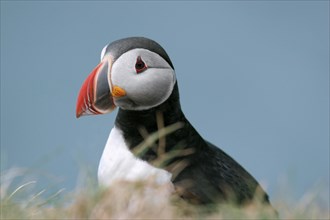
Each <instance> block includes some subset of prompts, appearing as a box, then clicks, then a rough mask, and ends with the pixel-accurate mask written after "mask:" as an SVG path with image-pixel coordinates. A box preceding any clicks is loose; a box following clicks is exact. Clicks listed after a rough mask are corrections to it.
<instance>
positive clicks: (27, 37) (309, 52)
mask: <svg viewBox="0 0 330 220" xmlns="http://www.w3.org/2000/svg"><path fill="white" fill-rule="evenodd" d="M129 36H145V37H148V38H151V39H154V40H155V41H157V42H158V43H160V44H161V45H162V46H163V47H164V48H165V50H166V51H167V53H168V54H169V56H170V57H171V60H172V62H173V64H174V66H175V70H176V75H177V80H178V84H179V90H180V97H181V105H182V108H183V112H184V113H185V115H186V117H187V118H188V120H189V121H190V122H191V123H192V124H193V126H194V127H195V128H196V129H197V130H198V132H199V133H200V134H201V135H202V136H203V137H204V138H205V139H207V140H209V141H211V142H212V143H214V144H216V145H217V146H219V147H221V148H222V149H223V150H224V151H225V152H227V153H228V154H230V155H231V156H232V157H233V158H235V159H236V160H237V161H238V162H239V163H240V164H241V165H243V166H244V167H245V168H246V169H247V170H248V171H249V172H250V173H251V174H252V175H253V176H254V177H255V178H256V179H257V180H258V181H260V182H261V183H262V184H263V186H264V187H265V188H266V191H268V192H269V194H270V196H271V199H272V198H274V197H276V196H277V195H279V193H281V189H282V188H281V187H283V186H286V187H290V188H291V189H292V191H291V193H292V194H293V196H294V197H295V198H297V199H299V198H301V197H302V196H303V195H304V194H305V193H306V192H307V191H308V190H310V189H313V187H315V186H325V188H326V190H327V192H329V2H328V1H232V2H230V1H208V2H199V1H192V2H187V1H180V2H174V1H169V2H165V1H160V2H151V1H140V2H135V1H134V2H133V1H122V2H120V1H68V2H65V1H45V2H43V1H1V172H2V173H5V172H6V171H8V170H10V169H12V168H24V169H26V170H27V171H28V173H29V175H32V176H34V177H33V178H35V179H36V180H37V183H36V185H37V187H40V188H42V187H46V188H47V187H49V188H52V189H53V188H65V189H66V190H67V191H70V190H72V189H74V188H75V187H77V185H79V184H81V182H84V180H85V179H86V176H89V178H91V179H92V180H93V179H95V177H96V173H97V166H98V162H99V159H100V157H101V154H102V151H103V147H104V145H105V143H106V140H107V138H108V135H109V132H110V130H111V128H112V127H113V124H114V119H115V116H116V113H117V111H115V112H113V113H111V114H108V115H102V116H93V117H92V116H89V117H83V118H80V119H76V118H75V106H76V99H77V95H78V92H79V89H80V86H81V85H82V83H83V81H84V80H85V78H86V77H87V75H88V74H89V73H90V72H91V70H92V69H93V68H94V67H95V66H96V65H97V64H98V62H99V58H100V53H101V50H102V48H103V47H104V46H105V45H106V44H108V43H110V42H112V41H114V40H117V39H120V38H124V37H129Z"/></svg>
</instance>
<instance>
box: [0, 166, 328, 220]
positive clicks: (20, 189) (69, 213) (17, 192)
mask: <svg viewBox="0 0 330 220" xmlns="http://www.w3.org/2000/svg"><path fill="white" fill-rule="evenodd" d="M13 172H14V171H13ZM9 173H10V172H9ZM7 175H8V172H7ZM11 176H13V174H11ZM13 180H14V178H5V176H3V175H2V176H1V206H0V208H1V219H132V218H138V219H178V218H189V219H273V218H274V216H273V215H272V214H270V213H269V212H268V211H269V210H267V209H263V208H262V207H260V206H258V205H257V204H253V205H251V206H249V207H244V208H237V207H235V206H234V205H230V204H227V205H218V206H214V207H211V206H209V207H196V206H193V205H190V204H187V203H186V202H184V201H182V200H181V199H180V198H178V197H176V195H175V194H172V193H170V191H169V190H168V189H169V188H168V186H166V185H163V186H160V185H157V184H156V183H155V182H154V181H153V179H152V178H151V179H148V180H146V181H144V182H124V181H122V182H116V183H114V184H113V185H112V186H111V187H109V188H107V189H103V188H100V187H95V185H89V186H85V187H81V188H79V189H76V190H75V191H73V192H64V191H63V190H59V191H57V192H55V193H53V194H51V195H48V196H44V195H43V194H44V193H45V190H41V191H36V192H34V190H33V189H34V187H33V186H35V184H36V182H35V181H28V182H25V183H24V184H19V185H18V186H16V187H10V185H11V184H14V181H13ZM3 181H7V182H3ZM8 181H9V182H8ZM10 188H11V190H10ZM322 193H323V192H316V190H315V189H314V190H312V191H311V192H307V193H306V194H305V195H304V196H303V197H302V198H301V199H300V200H298V201H295V202H290V201H289V199H288V195H286V196H285V197H282V198H278V199H276V200H275V201H273V205H274V207H276V209H277V210H278V211H279V213H280V218H281V219H329V209H328V208H327V205H328V204H325V203H326V202H325V201H321V202H324V204H323V206H322V204H320V201H319V199H320V196H321V195H322Z"/></svg>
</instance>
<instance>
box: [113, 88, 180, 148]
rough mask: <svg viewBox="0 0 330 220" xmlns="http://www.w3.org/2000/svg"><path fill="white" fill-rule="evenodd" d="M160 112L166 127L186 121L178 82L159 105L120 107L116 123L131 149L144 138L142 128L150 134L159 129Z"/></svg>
mask: <svg viewBox="0 0 330 220" xmlns="http://www.w3.org/2000/svg"><path fill="white" fill-rule="evenodd" d="M158 113H161V116H162V117H163V121H164V126H165V127H166V126H169V125H171V124H174V123H176V122H185V121H186V119H185V117H184V114H183V113H182V110H181V106H180V100H179V90H178V85H177V83H175V85H174V87H173V91H172V93H171V95H170V97H169V98H168V99H167V100H166V101H165V102H163V103H162V104H160V105H159V106H156V107H154V108H151V109H148V110H141V111H132V110H124V109H119V111H118V114H117V117H116V121H115V124H116V126H117V127H118V128H119V129H120V130H122V131H123V135H124V138H125V140H126V142H127V144H128V145H129V147H130V148H131V149H132V148H134V147H135V146H137V145H138V144H140V143H141V142H142V141H143V140H144V138H143V137H142V135H141V133H140V129H141V128H142V129H145V130H146V131H147V132H148V133H149V134H151V133H153V132H156V131H157V130H158V125H157V114H158Z"/></svg>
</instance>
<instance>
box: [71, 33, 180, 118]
mask: <svg viewBox="0 0 330 220" xmlns="http://www.w3.org/2000/svg"><path fill="white" fill-rule="evenodd" d="M175 83H176V77H175V71H174V67H173V64H172V62H171V60H170V58H169V56H168V55H167V53H166V52H165V50H164V49H163V48H162V47H161V46H160V45H159V44H158V43H156V42H155V41H153V40H150V39H147V38H143V37H130V38H124V39H121V40H117V41H115V42H113V43H111V44H109V45H107V46H105V47H104V48H103V50H102V52H101V62H100V63H99V64H98V65H97V66H96V68H95V69H94V70H93V71H92V72H91V73H90V75H89V76H88V77H87V79H86V80H85V82H84V83H83V85H82V87H81V89H80V92H79V96H78V100H77V109H76V116H77V118H79V117H80V116H82V115H94V114H105V113H109V112H111V111H113V110H114V109H115V107H116V106H118V107H119V108H122V109H125V110H146V109H150V108H153V107H155V106H158V105H160V104H161V103H163V102H164V101H165V100H167V99H168V97H169V96H170V95H171V93H172V90H173V88H174V85H175Z"/></svg>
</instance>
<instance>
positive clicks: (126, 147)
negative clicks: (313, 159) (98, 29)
mask: <svg viewBox="0 0 330 220" xmlns="http://www.w3.org/2000/svg"><path fill="white" fill-rule="evenodd" d="M116 107H118V108H119V109H118V113H117V117H116V120H115V125H114V127H113V128H112V130H111V132H110V135H109V138H108V140H107V142H106V146H105V148H104V151H103V154H102V157H101V160H100V163H99V168H98V180H99V182H100V184H102V185H105V186H108V185H110V184H111V183H112V182H114V181H115V180H129V181H135V180H144V179H146V178H148V177H151V176H154V177H156V180H157V182H159V183H171V184H173V186H174V188H175V190H176V191H177V193H178V194H179V195H180V196H181V197H182V198H183V199H185V200H187V201H189V202H191V203H193V204H214V203H218V202H229V201H230V202H234V203H236V204H238V205H243V204H248V203H249V202H251V201H253V200H255V198H256V197H257V199H258V200H259V201H261V202H262V204H266V205H267V204H268V205H270V202H269V199H268V195H267V194H266V193H265V191H264V190H263V189H262V187H261V186H260V185H259V183H258V182H257V181H256V180H255V178H254V177H253V176H252V175H250V174H249V173H248V172H247V171H246V170H245V169H244V168H243V167H242V166H241V165H240V164H239V163H237V162H236V161H235V160H234V159H233V158H232V157H230V156H229V155H228V154H226V153H225V152H224V151H222V150H221V149H220V148H218V147H217V146H215V145H213V144H212V143H210V142H208V141H207V140H205V139H203V138H202V137H201V135H200V134H199V133H198V132H197V131H196V130H195V128H194V127H193V126H192V125H191V123H190V122H189V121H188V120H187V118H186V117H185V115H184V113H183V112H182V109H181V106H180V99H179V90H178V82H177V78H176V73H175V70H174V66H173V64H172V62H171V60H170V57H169V56H168V54H167V53H166V52H165V50H164V49H163V48H162V46H160V45H159V44H158V43H157V42H155V41H154V40H151V39H148V38H145V37H129V38H124V39H120V40H117V41H114V42H112V43H110V44H108V45H106V46H105V47H104V48H103V50H102V52H101V62H100V63H99V64H98V65H97V66H96V68H95V69H94V70H93V71H92V72H91V74H90V75H89V76H88V77H87V79H86V80H85V82H84V83H83V85H82V87H81V90H80V92H79V95H78V99H77V108H76V117H77V118H79V117H80V116H83V115H97V114H105V113H109V112H112V111H113V110H114V109H115V108H116ZM159 116H161V117H159ZM160 118H161V120H159V119H160ZM159 121H161V122H162V126H163V127H164V128H166V127H168V126H172V125H178V126H177V128H176V129H174V130H173V131H172V132H170V133H168V134H167V135H166V136H165V138H164V139H163V141H162V145H163V146H162V148H163V149H162V150H159V149H157V148H159V147H160V144H159V142H160V140H157V141H156V142H157V143H156V144H154V145H153V146H152V147H149V148H147V150H145V152H144V153H143V154H136V151H135V150H136V148H137V146H140V144H141V143H142V142H143V141H144V140H145V138H146V137H145V136H146V135H145V134H153V133H157V131H159V129H160V126H159ZM142 131H144V132H142ZM143 133H145V134H143ZM174 151H175V152H179V153H178V154H177V156H173V157H172V158H171V159H169V160H168V161H167V163H166V166H160V165H155V164H154V163H152V161H154V160H155V159H157V158H158V157H160V156H161V155H159V152H161V153H165V154H166V153H171V152H174ZM180 152H185V153H180ZM178 164H181V165H182V164H183V166H176V165H178Z"/></svg>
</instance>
